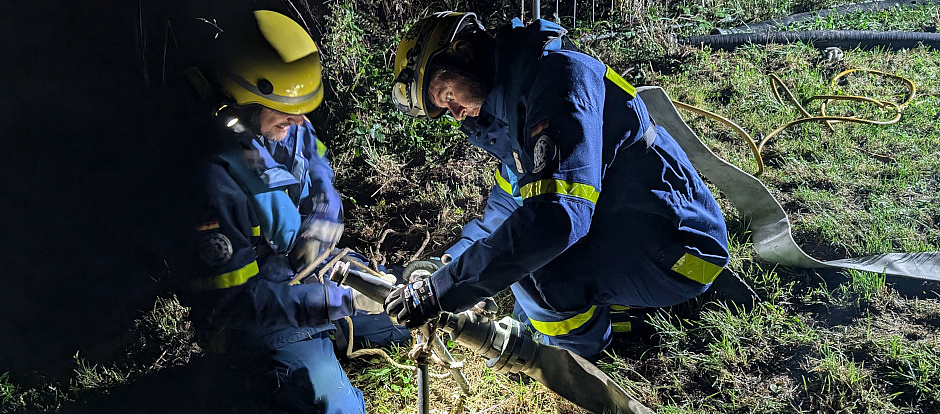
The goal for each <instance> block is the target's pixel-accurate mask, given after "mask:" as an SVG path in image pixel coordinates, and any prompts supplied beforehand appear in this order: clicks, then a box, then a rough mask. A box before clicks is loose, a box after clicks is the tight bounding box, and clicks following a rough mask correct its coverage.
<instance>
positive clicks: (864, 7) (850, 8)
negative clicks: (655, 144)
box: [710, 0, 938, 35]
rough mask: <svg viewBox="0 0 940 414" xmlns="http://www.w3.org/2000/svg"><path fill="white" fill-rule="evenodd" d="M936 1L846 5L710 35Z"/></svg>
mask: <svg viewBox="0 0 940 414" xmlns="http://www.w3.org/2000/svg"><path fill="white" fill-rule="evenodd" d="M937 2H938V1H937V0H884V1H875V2H869V3H859V4H846V5H842V6H838V7H833V8H831V9H823V10H817V11H812V12H805V13H797V14H793V15H790V16H786V17H781V18H779V19H770V20H764V21H761V22H756V23H749V24H744V25H741V26H737V27H732V28H728V29H721V28H715V29H712V32H711V33H710V34H713V35H715V34H732V33H742V32H769V31H770V30H771V29H773V28H774V27H778V26H783V25H787V24H791V23H799V22H804V21H807V20H812V19H816V18H818V17H826V16H831V15H835V16H840V15H843V14H848V13H853V12H859V11H861V12H872V11H880V10H887V9H891V8H894V7H895V6H925V5H928V4H932V3H937Z"/></svg>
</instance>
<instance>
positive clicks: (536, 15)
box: [532, 0, 542, 21]
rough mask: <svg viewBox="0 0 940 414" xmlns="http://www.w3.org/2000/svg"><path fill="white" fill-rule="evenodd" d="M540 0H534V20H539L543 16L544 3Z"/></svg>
mask: <svg viewBox="0 0 940 414" xmlns="http://www.w3.org/2000/svg"><path fill="white" fill-rule="evenodd" d="M540 3H541V2H540V1H539V0H532V20H533V21H535V20H538V19H541V18H542V5H541V4H540Z"/></svg>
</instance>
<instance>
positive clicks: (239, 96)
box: [217, 10, 323, 114]
mask: <svg viewBox="0 0 940 414" xmlns="http://www.w3.org/2000/svg"><path fill="white" fill-rule="evenodd" d="M252 17H253V19H252V22H251V23H249V24H246V25H245V26H239V27H235V28H233V29H232V32H222V36H223V37H224V38H225V41H224V42H223V50H222V53H223V56H222V59H223V60H222V62H223V63H222V64H221V65H219V66H218V67H217V72H218V73H217V78H218V79H219V83H220V86H221V87H222V90H223V92H224V93H225V94H227V95H228V96H229V97H230V98H232V99H234V100H235V103H237V104H239V105H247V104H260V105H263V106H266V107H268V108H270V109H274V110H276V111H280V112H284V113H288V114H305V113H307V112H310V111H312V110H314V109H315V108H316V107H317V106H319V105H320V102H322V101H323V81H322V79H321V77H320V70H321V66H320V51H319V49H317V45H316V43H314V41H313V39H312V38H311V37H310V35H309V34H308V33H307V31H306V30H304V28H303V27H301V26H300V25H299V24H297V22H295V21H294V20H292V19H291V18H289V17H287V16H285V15H283V14H280V13H277V12H273V11H270V10H256V11H254V12H252Z"/></svg>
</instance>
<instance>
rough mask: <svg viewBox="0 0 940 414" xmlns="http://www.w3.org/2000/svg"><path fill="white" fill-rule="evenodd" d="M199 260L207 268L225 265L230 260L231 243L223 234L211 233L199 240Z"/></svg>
mask: <svg viewBox="0 0 940 414" xmlns="http://www.w3.org/2000/svg"><path fill="white" fill-rule="evenodd" d="M198 249H199V252H198V253H199V260H202V262H203V263H205V264H207V265H209V266H219V265H222V264H225V263H226V262H228V261H229V259H231V258H232V251H233V250H232V242H231V241H230V240H229V239H228V237H225V235H224V234H222V233H218V232H213V233H209V234H206V235H204V236H202V238H201V239H200V240H199V247H198Z"/></svg>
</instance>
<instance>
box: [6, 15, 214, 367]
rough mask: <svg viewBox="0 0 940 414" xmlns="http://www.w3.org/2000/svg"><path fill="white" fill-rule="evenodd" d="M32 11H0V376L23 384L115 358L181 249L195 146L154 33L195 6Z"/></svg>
mask: <svg viewBox="0 0 940 414" xmlns="http://www.w3.org/2000/svg"><path fill="white" fill-rule="evenodd" d="M36 3H39V2H29V1H22V0H5V1H4V2H3V3H2V6H0V56H2V59H0V61H2V63H0V127H2V141H0V143H2V144H0V145H2V149H0V154H2V163H0V214H2V218H0V223H2V224H0V237H2V238H3V244H2V254H0V275H2V276H0V280H2V283H3V286H2V287H0V338H2V339H0V373H2V372H11V373H13V374H14V375H13V378H11V379H12V380H14V381H16V382H18V383H23V384H29V383H30V382H31V379H32V380H37V381H38V380H39V379H40V378H42V377H58V376H61V375H63V374H68V373H69V372H70V371H71V369H72V367H73V365H72V363H73V356H74V355H75V353H76V352H77V351H78V350H79V349H80V350H81V357H82V358H85V359H87V360H88V361H89V362H92V363H95V362H96V361H104V360H108V359H109V358H112V357H113V356H114V355H113V354H114V353H115V352H119V350H118V349H117V348H116V347H115V346H116V345H115V342H116V339H117V338H118V337H120V336H121V335H124V334H126V332H127V330H128V329H129V327H130V326H131V324H132V322H133V320H134V319H135V318H137V317H139V316H140V314H141V310H147V309H150V308H151V307H152V305H153V301H154V299H155V297H156V295H157V294H160V293H161V292H164V291H165V290H166V287H167V286H166V283H165V282H166V280H167V279H168V278H167V276H168V275H171V274H172V273H173V271H174V270H175V269H174V267H173V265H172V264H173V263H175V260H177V258H178V256H179V255H180V254H182V253H184V252H182V249H181V247H182V246H183V244H184V243H185V234H186V231H188V230H189V229H190V228H191V227H190V226H191V223H192V221H193V219H192V216H193V212H194V211H195V208H196V207H195V200H197V198H196V197H195V194H197V192H196V188H195V187H196V186H195V184H194V179H195V177H196V176H197V174H198V169H199V167H200V165H201V162H202V160H203V157H204V156H205V154H206V153H207V143H208V142H209V141H208V140H207V138H208V137H207V136H206V129H207V125H206V124H205V123H206V122H207V120H208V117H207V116H206V115H207V113H206V111H205V108H203V107H202V106H200V105H198V102H196V101H195V100H194V99H193V96H192V95H193V94H192V93H190V92H189V91H188V90H186V89H185V88H182V87H180V84H179V79H178V78H177V76H178V72H177V69H179V68H180V67H181V65H182V64H183V61H184V60H185V53H184V52H183V49H182V48H179V47H176V46H174V43H177V42H178V41H180V40H182V38H179V37H178V36H169V37H168V36H167V34H168V33H169V32H168V31H167V30H166V28H167V26H166V24H165V22H166V20H167V17H169V16H170V14H171V13H170V10H173V13H197V11H195V10H192V9H191V8H190V7H189V6H188V5H185V4H182V2H173V1H165V2H156V1H142V2H140V3H139V2H137V1H123V2H106V4H105V2H100V4H93V3H89V2H62V3H46V2H42V4H36ZM146 3H153V4H150V5H148V4H146ZM201 4H203V3H201ZM174 29H176V28H174ZM176 31H178V32H179V34H180V35H182V32H183V31H185V30H184V28H182V27H181V28H178V29H176ZM174 37H175V38H174ZM167 39H169V41H165V40H167ZM165 45H167V46H166V47H165ZM164 50H165V51H164Z"/></svg>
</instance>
